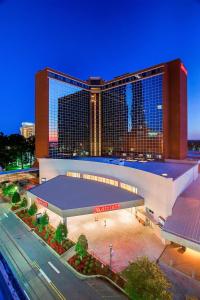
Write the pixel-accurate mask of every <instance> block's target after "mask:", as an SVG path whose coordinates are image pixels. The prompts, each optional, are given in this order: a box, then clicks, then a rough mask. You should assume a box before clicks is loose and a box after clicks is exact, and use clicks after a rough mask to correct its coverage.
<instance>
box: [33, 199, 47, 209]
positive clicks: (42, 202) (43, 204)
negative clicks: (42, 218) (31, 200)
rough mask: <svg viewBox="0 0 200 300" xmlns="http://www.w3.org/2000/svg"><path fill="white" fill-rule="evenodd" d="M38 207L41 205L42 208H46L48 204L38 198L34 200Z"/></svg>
mask: <svg viewBox="0 0 200 300" xmlns="http://www.w3.org/2000/svg"><path fill="white" fill-rule="evenodd" d="M35 201H36V202H37V203H38V204H39V205H42V206H44V207H48V202H46V201H44V200H42V199H40V198H36V200H35Z"/></svg>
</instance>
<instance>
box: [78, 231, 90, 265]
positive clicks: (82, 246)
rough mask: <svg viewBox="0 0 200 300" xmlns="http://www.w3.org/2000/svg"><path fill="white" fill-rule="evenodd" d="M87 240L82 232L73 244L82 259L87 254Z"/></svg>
mask: <svg viewBox="0 0 200 300" xmlns="http://www.w3.org/2000/svg"><path fill="white" fill-rule="evenodd" d="M87 250H88V241H87V238H86V236H85V235H84V234H81V235H80V236H79V238H78V241H77V243H76V246H75V251H76V253H77V254H78V255H79V257H80V259H81V260H82V259H83V258H84V257H85V256H86V255H87Z"/></svg>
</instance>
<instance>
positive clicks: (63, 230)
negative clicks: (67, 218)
mask: <svg viewBox="0 0 200 300" xmlns="http://www.w3.org/2000/svg"><path fill="white" fill-rule="evenodd" d="M67 234H68V231H67V227H66V225H65V224H62V223H60V224H59V225H58V226H57V228H56V231H55V235H54V240H55V241H56V242H58V244H60V245H61V244H62V242H63V240H64V239H66V237H67Z"/></svg>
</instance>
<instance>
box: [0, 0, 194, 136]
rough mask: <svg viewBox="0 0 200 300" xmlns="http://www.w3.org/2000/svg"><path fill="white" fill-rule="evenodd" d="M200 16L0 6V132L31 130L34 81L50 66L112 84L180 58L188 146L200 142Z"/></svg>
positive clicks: (168, 6)
mask: <svg viewBox="0 0 200 300" xmlns="http://www.w3.org/2000/svg"><path fill="white" fill-rule="evenodd" d="M105 5H106V6H105ZM144 5H145V9H143V7H144ZM199 9H200V1H197V0H193V1H171V0H170V1H167V3H161V2H160V1H157V0H156V1H152V2H151V3H146V2H145V1H127V3H126V5H123V4H122V2H118V3H116V2H114V1H109V3H107V4H106V1H102V2H101V6H99V7H98V9H97V8H96V5H95V3H93V2H92V1H84V3H82V2H81V1H76V4H74V3H71V2H69V1H65V2H63V1H57V2H56V1H48V4H47V3H44V2H43V3H40V2H39V1H35V2H34V3H29V7H28V6H27V4H26V2H25V1H19V2H17V3H16V2H14V1H0V25H1V36H2V40H3V41H4V43H2V46H1V49H0V54H1V57H2V58H3V60H2V61H1V70H4V71H3V72H1V74H0V82H1V89H0V99H1V118H0V131H3V132H4V133H5V134H10V133H14V132H18V131H19V127H20V125H21V122H24V121H30V122H34V84H35V82H34V75H35V73H36V72H37V71H38V70H40V69H43V68H45V67H47V66H48V67H50V68H53V69H56V70H59V71H61V72H64V73H66V74H71V75H73V76H74V77H78V78H81V79H87V78H88V77H89V76H101V77H103V78H104V79H105V80H109V79H112V78H113V77H114V76H116V75H121V74H124V73H127V72H130V73H131V72H135V71H138V70H140V69H143V68H147V67H150V66H152V65H156V64H159V63H162V62H165V61H170V60H173V59H176V58H178V57H179V58H180V59H181V60H182V61H183V63H184V64H185V66H186V68H187V70H188V127H189V128H188V138H189V139H200V126H199V123H200V113H199V112H200V85H199V82H200V70H199V69H198V65H199V64H200V54H199V53H200V41H198V36H200V26H199V24H198V17H199V16H198V11H199ZM119 16H120V18H119ZM52 20H54V22H53V21H52ZM24 24H26V26H24ZM116 62H117V64H116ZM11 79H12V80H11ZM14 79H15V80H14ZM10 82H12V86H10ZM27 99H28V100H27ZM8 104H9V111H8ZM11 112H12V118H11V120H10V118H9V119H8V113H9V115H10V113H11Z"/></svg>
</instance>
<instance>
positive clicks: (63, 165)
mask: <svg viewBox="0 0 200 300" xmlns="http://www.w3.org/2000/svg"><path fill="white" fill-rule="evenodd" d="M39 164H40V182H41V181H42V178H45V179H46V180H49V179H51V178H54V177H56V176H58V175H65V174H66V173H67V172H68V171H74V172H80V173H86V174H87V173H88V174H98V175H104V176H107V177H109V176H110V177H112V178H113V177H114V178H116V179H118V180H121V181H122V182H124V183H127V184H130V185H133V186H135V187H136V188H137V189H138V195H140V196H142V197H143V198H144V201H145V207H147V208H149V209H150V210H152V211H153V212H154V218H155V220H157V219H158V217H159V216H161V217H163V218H164V219H166V218H167V217H168V216H169V215H171V213H172V208H173V205H174V203H175V201H176V199H177V197H178V196H179V195H180V193H181V192H182V191H183V190H185V189H186V188H187V187H188V186H189V185H190V184H191V183H192V182H193V181H194V180H195V179H196V178H197V176H198V166H197V165H193V166H192V167H191V168H190V169H189V170H188V171H187V172H185V173H184V174H182V175H181V176H179V177H178V178H176V179H175V180H173V179H172V178H165V177H162V176H159V175H156V174H152V173H150V172H145V171H142V170H138V169H134V168H129V167H125V166H121V165H110V164H105V163H98V162H90V161H80V160H71V159H67V160H64V159H62V160H60V159H45V158H43V159H40V160H39ZM158 187H159V188H158Z"/></svg>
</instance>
